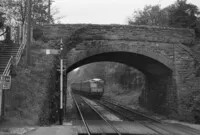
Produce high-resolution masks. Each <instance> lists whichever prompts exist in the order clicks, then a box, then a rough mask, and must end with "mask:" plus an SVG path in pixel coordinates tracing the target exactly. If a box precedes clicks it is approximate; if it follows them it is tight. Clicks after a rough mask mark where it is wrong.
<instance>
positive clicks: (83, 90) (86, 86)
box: [71, 78, 104, 99]
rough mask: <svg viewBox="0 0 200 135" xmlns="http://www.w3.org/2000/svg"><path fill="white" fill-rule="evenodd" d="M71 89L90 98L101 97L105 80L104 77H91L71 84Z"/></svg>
mask: <svg viewBox="0 0 200 135" xmlns="http://www.w3.org/2000/svg"><path fill="white" fill-rule="evenodd" d="M71 90H72V92H73V93H75V94H79V95H83V96H86V97H89V98H95V99H99V98H101V96H102V95H103V92H104V81H103V80H102V79H97V78H95V79H91V80H87V81H81V82H76V83H72V84H71Z"/></svg>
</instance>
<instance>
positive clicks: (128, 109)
mask: <svg viewBox="0 0 200 135" xmlns="http://www.w3.org/2000/svg"><path fill="white" fill-rule="evenodd" d="M102 101H104V102H107V103H109V104H112V105H115V106H118V107H121V108H123V109H125V110H127V111H129V112H132V113H135V114H137V115H140V116H143V117H146V118H148V119H150V120H152V121H154V122H157V123H161V121H159V120H156V119H153V118H151V117H149V116H146V115H144V114H141V113H139V112H137V111H134V110H130V108H128V107H125V106H122V105H121V104H118V103H117V104H116V103H113V102H112V103H111V102H109V101H107V100H104V99H103V100H102Z"/></svg>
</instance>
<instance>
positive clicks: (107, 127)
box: [73, 96, 121, 135]
mask: <svg viewBox="0 0 200 135" xmlns="http://www.w3.org/2000/svg"><path fill="white" fill-rule="evenodd" d="M73 99H74V102H75V104H76V107H77V109H78V112H79V115H80V117H81V120H82V122H83V124H84V126H85V130H86V134H88V135H92V134H99V133H94V132H93V131H94V130H93V129H92V128H94V121H91V115H90V114H91V113H90V114H88V113H87V112H88V111H89V110H88V109H89V108H90V112H91V111H93V113H94V114H95V115H96V116H95V117H96V119H97V120H99V121H101V125H104V126H102V127H101V131H99V132H100V133H103V134H108V133H109V134H116V135H121V133H120V131H118V130H117V129H116V128H115V127H114V126H113V125H112V123H110V122H109V121H108V120H107V119H106V118H105V117H104V116H103V115H102V114H101V113H99V112H98V111H97V110H96V109H95V108H94V107H93V106H91V105H90V104H89V103H88V102H87V101H86V100H85V99H84V98H82V97H80V96H73ZM83 106H84V108H83ZM86 106H87V108H88V109H87V112H85V110H86V109H85V107H86ZM99 118H100V119H99ZM99 121H98V122H99ZM96 122H97V121H96Z"/></svg>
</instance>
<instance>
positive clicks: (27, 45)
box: [26, 0, 32, 66]
mask: <svg viewBox="0 0 200 135" xmlns="http://www.w3.org/2000/svg"><path fill="white" fill-rule="evenodd" d="M31 8H32V0H28V24H27V25H28V26H27V44H26V64H27V66H30V65H31V55H30V46H31Z"/></svg>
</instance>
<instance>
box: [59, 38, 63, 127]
mask: <svg viewBox="0 0 200 135" xmlns="http://www.w3.org/2000/svg"><path fill="white" fill-rule="evenodd" d="M60 43H61V44H60V110H59V115H60V116H59V123H60V125H62V124H63V52H62V51H63V42H62V39H61V41H60Z"/></svg>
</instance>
